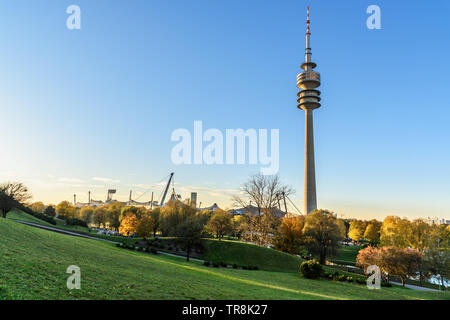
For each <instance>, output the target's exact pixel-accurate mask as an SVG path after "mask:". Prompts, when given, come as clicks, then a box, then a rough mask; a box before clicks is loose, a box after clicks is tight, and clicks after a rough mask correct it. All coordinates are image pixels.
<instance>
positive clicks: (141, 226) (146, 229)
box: [136, 215, 154, 238]
mask: <svg viewBox="0 0 450 320" xmlns="http://www.w3.org/2000/svg"><path fill="white" fill-rule="evenodd" d="M153 222H154V220H153V218H152V217H151V216H150V215H146V216H143V217H142V218H141V219H140V220H139V221H138V224H137V226H136V235H137V236H138V237H143V238H147V237H149V236H150V235H151V234H152V232H153Z"/></svg>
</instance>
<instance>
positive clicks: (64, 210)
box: [56, 201, 75, 219]
mask: <svg viewBox="0 0 450 320" xmlns="http://www.w3.org/2000/svg"><path fill="white" fill-rule="evenodd" d="M56 213H57V214H58V217H61V218H63V219H69V218H75V208H74V206H72V204H71V203H70V202H69V201H61V202H60V203H58V205H57V206H56Z"/></svg>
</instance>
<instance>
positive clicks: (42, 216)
mask: <svg viewBox="0 0 450 320" xmlns="http://www.w3.org/2000/svg"><path fill="white" fill-rule="evenodd" d="M17 208H18V209H19V210H22V211H23V212H25V213H28V214H29V215H32V216H33V217H35V218H38V219H41V220H43V221H45V222H48V223H50V224H52V225H54V226H56V221H55V219H53V218H52V217H49V216H46V215H45V214H42V213H40V212H35V211H33V210H32V209H31V208H28V207H25V206H24V205H22V204H18V206H17Z"/></svg>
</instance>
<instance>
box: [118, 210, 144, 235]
mask: <svg viewBox="0 0 450 320" xmlns="http://www.w3.org/2000/svg"><path fill="white" fill-rule="evenodd" d="M138 225H139V221H138V219H137V218H136V215H135V214H133V213H127V215H126V216H125V218H123V219H122V222H121V223H120V226H119V233H120V234H123V235H124V236H127V237H128V236H130V235H132V234H133V233H136V229H137V226H138Z"/></svg>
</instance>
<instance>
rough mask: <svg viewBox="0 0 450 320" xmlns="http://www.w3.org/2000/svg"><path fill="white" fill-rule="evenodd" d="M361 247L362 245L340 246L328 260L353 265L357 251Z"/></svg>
mask: <svg viewBox="0 0 450 320" xmlns="http://www.w3.org/2000/svg"><path fill="white" fill-rule="evenodd" d="M361 249H362V246H341V247H340V248H339V249H338V252H337V254H336V256H333V257H331V258H330V260H333V261H336V262H340V263H348V264H349V265H355V264H356V256H357V255H358V251H359V250H361Z"/></svg>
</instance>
